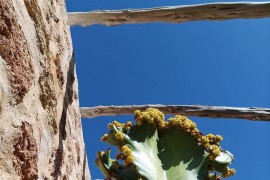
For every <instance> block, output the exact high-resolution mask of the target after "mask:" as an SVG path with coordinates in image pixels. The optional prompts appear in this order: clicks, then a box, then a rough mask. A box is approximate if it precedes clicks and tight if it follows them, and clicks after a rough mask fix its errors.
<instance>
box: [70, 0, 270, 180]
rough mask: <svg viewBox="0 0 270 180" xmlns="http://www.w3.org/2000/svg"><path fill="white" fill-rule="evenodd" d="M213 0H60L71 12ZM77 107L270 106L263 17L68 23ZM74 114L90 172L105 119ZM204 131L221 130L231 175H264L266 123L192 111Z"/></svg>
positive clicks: (267, 26) (269, 163)
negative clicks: (110, 24) (80, 125)
mask: <svg viewBox="0 0 270 180" xmlns="http://www.w3.org/2000/svg"><path fill="white" fill-rule="evenodd" d="M207 2H214V1H197V0H196V1H195V0H194V1H180V0H178V1H176V0H148V1H146V0H130V1H127V0H113V1H109V0H88V1H85V0H67V1H66V3H67V9H68V11H69V12H71V11H73V12H74V11H90V10H95V9H122V8H142V7H156V6H166V5H168V6H170V5H181V4H196V3H207ZM71 32H72V39H73V46H74V49H75V57H76V64H77V75H78V80H79V97H80V99H79V100H80V106H84V107H85V106H97V105H128V104H150V103H152V104H157V103H158V104H179V105H186V104H189V105H192V104H200V105H223V106H240V107H270V51H269V50H270V19H259V20H231V21H223V22H190V23H184V24H164V23H152V24H139V25H122V26H115V27H105V26H100V25H95V26H91V27H86V28H82V27H73V28H71ZM115 119H117V120H119V121H126V120H130V119H132V117H131V116H122V117H100V118H94V119H82V122H83V133H84V140H85V144H86V151H87V156H88V163H89V167H90V171H91V175H92V178H93V179H96V178H103V175H102V174H101V173H100V172H99V170H98V169H97V168H96V166H95V165H94V160H95V158H96V152H97V151H99V150H105V149H106V148H108V145H107V144H102V143H101V142H100V137H101V136H102V135H103V134H104V133H106V132H107V124H108V123H109V122H111V121H113V120H115ZM190 119H192V120H194V121H195V122H196V123H197V125H198V127H199V129H200V130H201V131H203V132H204V133H205V134H207V133H214V134H221V135H222V136H223V137H224V141H223V142H222V147H223V148H224V149H228V150H229V151H230V152H232V153H233V154H234V156H235V161H234V162H233V164H232V165H231V167H234V168H235V169H236V171H237V174H236V176H234V177H232V178H229V179H231V180H254V179H263V180H266V179H270V141H269V138H270V122H269V123H266V122H252V121H247V120H236V119H207V118H195V117H190Z"/></svg>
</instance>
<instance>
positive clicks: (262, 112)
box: [80, 104, 270, 122]
mask: <svg viewBox="0 0 270 180" xmlns="http://www.w3.org/2000/svg"><path fill="white" fill-rule="evenodd" d="M147 108H157V109H159V110H160V111H161V112H163V113H164V114H166V115H177V114H180V115H184V116H197V117H208V118H233V119H247V120H254V121H269V122H270V108H257V107H249V108H247V107H225V106H200V105H160V104H153V105H127V106H96V107H81V108H80V111H81V116H82V118H93V117H98V116H117V115H130V114H133V113H134V111H135V110H137V109H139V110H145V109H147Z"/></svg>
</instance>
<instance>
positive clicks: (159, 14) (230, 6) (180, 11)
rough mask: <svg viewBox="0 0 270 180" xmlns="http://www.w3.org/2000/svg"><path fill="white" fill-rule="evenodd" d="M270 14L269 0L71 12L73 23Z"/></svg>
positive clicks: (221, 17) (248, 17)
mask: <svg viewBox="0 0 270 180" xmlns="http://www.w3.org/2000/svg"><path fill="white" fill-rule="evenodd" d="M266 17H270V2H230V3H228V2H223V3H222V2H220V3H209V4H197V5H186V6H169V7H156V8H148V9H125V10H96V11H90V12H72V13H68V18H69V23H70V25H71V26H75V25H80V26H90V25H94V24H103V25H106V26H114V25H120V24H138V23H150V22H167V23H183V22H188V21H199V20H207V21H222V20H229V19H237V18H243V19H251V18H266Z"/></svg>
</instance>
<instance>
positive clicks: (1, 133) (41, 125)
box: [0, 0, 91, 180]
mask: <svg viewBox="0 0 270 180" xmlns="http://www.w3.org/2000/svg"><path fill="white" fill-rule="evenodd" d="M0 72H1V73H0V179H12V180H13V179H15V180H16V179H22V180H26V179H91V178H90V173H89V169H88V165H87V158H86V157H87V156H86V153H85V146H84V141H83V135H82V125H81V119H80V112H79V103H78V99H77V98H76V97H77V94H78V84H77V83H78V82H77V76H76V71H75V64H74V56H73V48H72V42H71V37H70V30H69V25H68V21H67V15H66V7H65V1H63V0H60V1H52V0H50V1H41V0H24V1H20V0H4V1H0Z"/></svg>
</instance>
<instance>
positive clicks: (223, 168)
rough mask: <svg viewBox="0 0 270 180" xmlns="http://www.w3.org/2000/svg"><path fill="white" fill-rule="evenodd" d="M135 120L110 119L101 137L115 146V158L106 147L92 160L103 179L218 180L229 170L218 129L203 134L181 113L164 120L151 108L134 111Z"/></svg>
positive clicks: (162, 116) (229, 155)
mask: <svg viewBox="0 0 270 180" xmlns="http://www.w3.org/2000/svg"><path fill="white" fill-rule="evenodd" d="M135 120H136V125H133V124H132V122H127V123H126V124H121V123H118V122H116V121H114V122H112V123H110V124H109V125H108V128H109V133H108V134H105V135H104V136H103V137H102V138H101V139H102V141H103V142H105V141H106V142H107V143H109V144H110V145H112V146H118V151H119V152H118V154H117V155H116V159H111V158H110V149H107V150H106V151H99V152H98V153H97V156H98V158H97V159H96V161H95V163H96V165H97V166H98V167H99V169H100V170H101V171H102V173H103V174H104V175H105V176H106V177H107V179H123V180H138V179H141V180H166V179H168V180H206V179H209V180H218V179H221V177H229V176H232V175H234V173H235V170H234V169H230V168H228V165H229V164H230V163H231V162H232V161H233V155H232V154H231V153H230V152H228V151H224V150H222V149H221V147H220V144H219V142H220V141H221V140H222V137H221V136H220V135H216V136H214V135H213V134H208V135H205V136H204V135H203V134H202V133H201V132H200V131H199V130H198V129H197V127H196V124H195V123H194V122H192V121H191V120H189V119H188V118H186V117H184V116H180V115H177V116H175V117H173V118H169V119H168V121H164V114H163V113H161V112H160V111H159V110H157V109H153V108H149V109H147V110H146V111H144V112H141V111H139V110H137V111H135ZM121 161H122V162H123V163H121Z"/></svg>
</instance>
